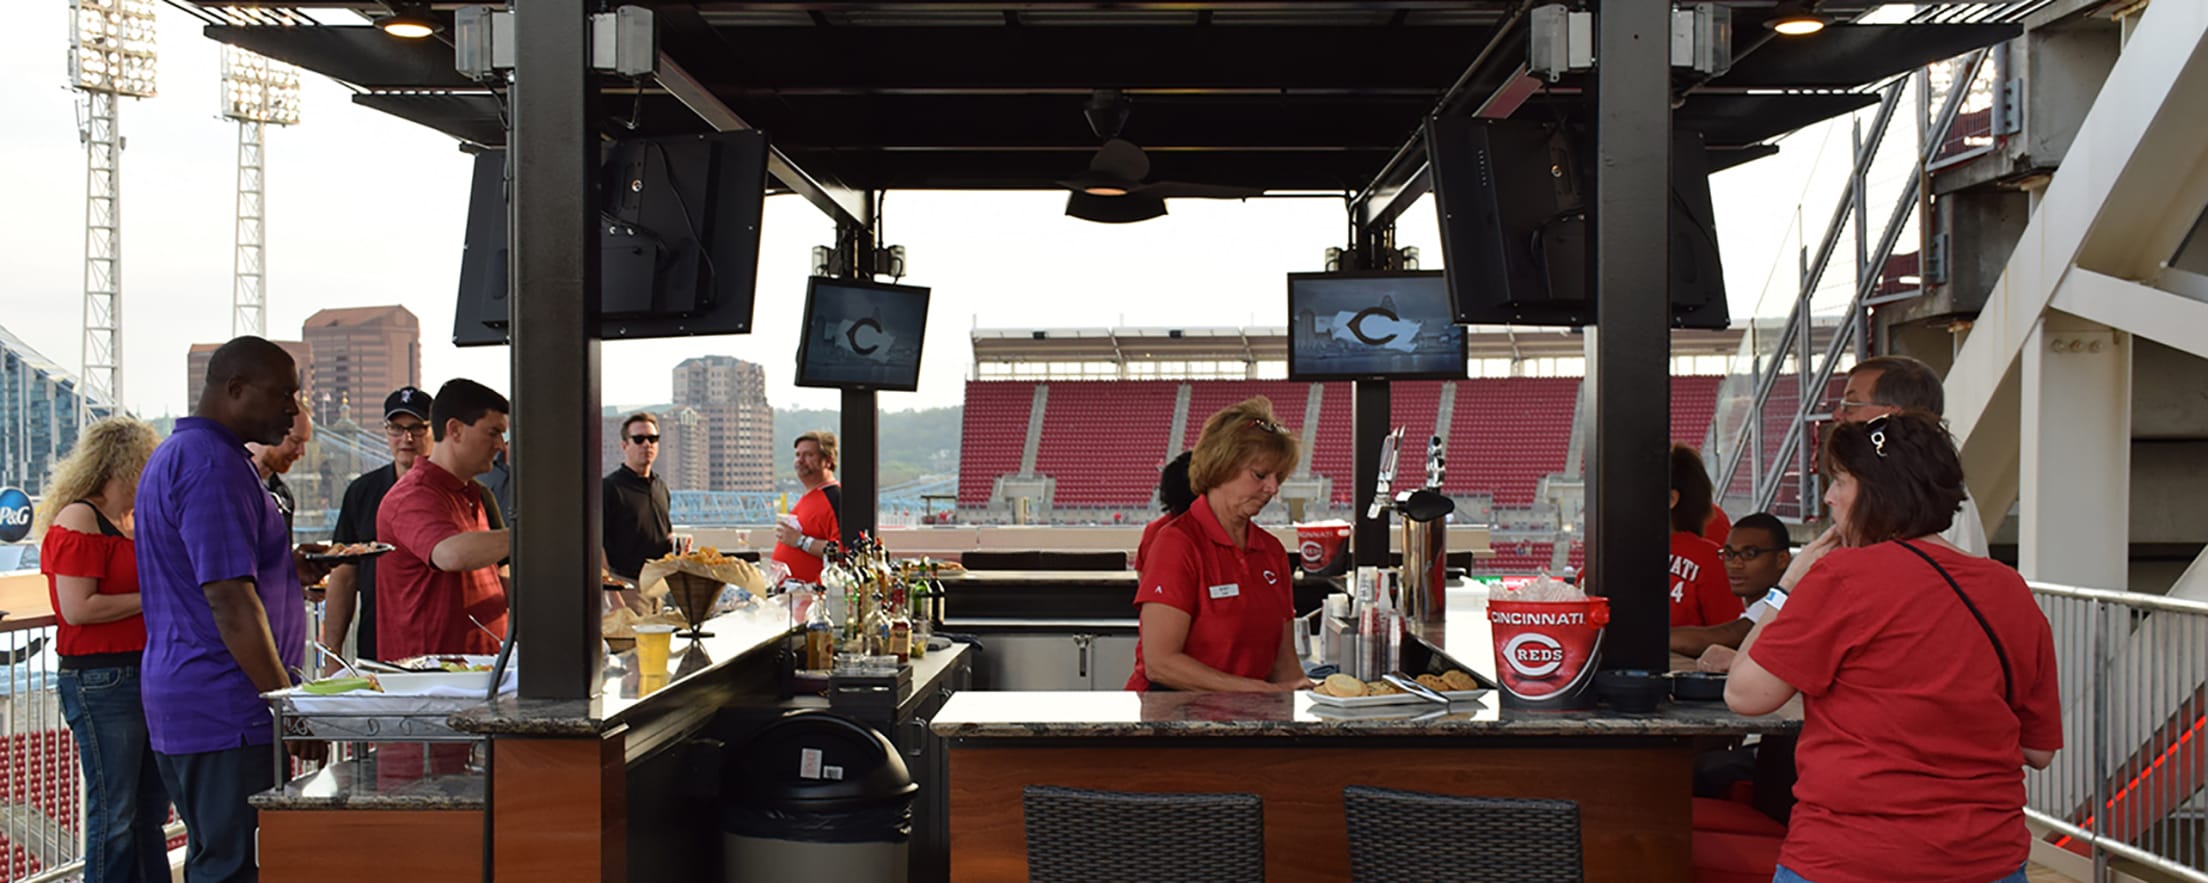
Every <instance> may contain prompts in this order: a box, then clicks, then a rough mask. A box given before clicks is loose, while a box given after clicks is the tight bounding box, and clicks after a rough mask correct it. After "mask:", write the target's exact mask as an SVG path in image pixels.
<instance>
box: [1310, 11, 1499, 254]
mask: <svg viewBox="0 0 2208 883" xmlns="http://www.w3.org/2000/svg"><path fill="white" fill-rule="evenodd" d="M1535 2H1537V0H1525V2H1522V3H1520V4H1518V7H1517V8H1516V9H1513V10H1512V11H1511V13H1510V16H1509V17H1508V18H1506V19H1504V20H1503V21H1502V23H1500V24H1498V25H1497V26H1496V27H1495V30H1494V31H1493V32H1492V33H1491V34H1490V35H1489V36H1488V40H1487V45H1485V46H1484V47H1482V48H1481V49H1480V51H1479V54H1478V55H1475V56H1473V58H1472V64H1471V65H1470V66H1468V67H1466V68H1465V69H1464V73H1463V75H1462V76H1459V77H1457V81H1456V82H1455V83H1454V84H1452V85H1451V86H1450V87H1449V90H1448V91H1447V92H1444V93H1442V96H1441V100H1440V101H1438V102H1436V103H1435V104H1434V109H1433V111H1432V112H1431V113H1430V114H1428V115H1429V116H1436V117H1438V116H1444V115H1454V114H1467V113H1469V114H1474V115H1478V116H1493V117H1507V116H1509V115H1510V114H1511V112H1512V111H1515V110H1517V109H1518V104H1519V103H1522V102H1524V101H1525V99H1526V98H1527V97H1529V96H1530V95H1531V93H1532V90H1531V88H1530V87H1529V85H1528V84H1529V83H1530V82H1533V80H1532V78H1531V77H1528V76H1527V74H1526V27H1525V17H1526V14H1527V13H1528V12H1529V11H1530V10H1531V9H1532V8H1533V6H1534V4H1535ZM1431 189H1433V176H1432V174H1431V170H1430V169H1429V168H1428V166H1427V164H1426V134H1425V132H1424V130H1423V129H1421V130H1419V131H1414V132H1412V133H1411V136H1410V140H1409V142H1408V143H1405V144H1404V145H1403V146H1402V147H1401V148H1400V149H1398V150H1397V151H1396V153H1395V156H1394V157H1393V158H1391V159H1389V160H1388V163H1387V165H1384V166H1382V167H1381V168H1380V173H1379V174H1378V175H1375V176H1374V177H1373V178H1372V181H1371V183H1369V184H1367V185H1365V187H1364V189H1362V190H1360V191H1358V193H1357V196H1356V197H1355V198H1354V199H1352V200H1351V201H1350V205H1349V220H1350V224H1351V226H1353V227H1355V228H1356V229H1358V230H1361V231H1365V232H1368V233H1369V232H1377V231H1379V230H1380V229H1382V228H1385V227H1387V226H1388V225H1389V224H1392V223H1394V222H1395V219H1396V218H1397V217H1398V216H1400V215H1402V214H1403V212H1404V211H1405V210H1406V209H1409V208H1410V207H1411V204H1412V203H1414V202H1417V201H1418V198H1419V197H1421V196H1424V195H1426V192H1427V191H1429V190H1431Z"/></svg>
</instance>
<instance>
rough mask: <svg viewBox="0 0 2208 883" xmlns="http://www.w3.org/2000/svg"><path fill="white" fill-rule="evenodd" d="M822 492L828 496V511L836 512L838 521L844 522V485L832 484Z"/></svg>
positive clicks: (821, 490) (839, 522) (822, 489)
mask: <svg viewBox="0 0 2208 883" xmlns="http://www.w3.org/2000/svg"><path fill="white" fill-rule="evenodd" d="M820 492H821V493H822V494H823V495H825V496H827V497H828V511H830V512H834V513H836V523H837V524H839V525H840V524H842V523H843V485H840V484H831V485H829V486H827V487H824V488H821V489H820Z"/></svg>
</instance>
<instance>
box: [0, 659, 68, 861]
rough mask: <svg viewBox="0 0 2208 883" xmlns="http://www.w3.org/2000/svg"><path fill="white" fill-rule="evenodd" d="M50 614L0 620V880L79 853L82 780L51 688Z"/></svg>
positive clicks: (57, 696)
mask: <svg viewBox="0 0 2208 883" xmlns="http://www.w3.org/2000/svg"><path fill="white" fill-rule="evenodd" d="M53 623H54V618H53V616H51V615H46V616H35V617H29V618H25V619H10V620H4V621H0V740H4V742H0V880H24V879H30V878H35V877H42V876H44V875H45V874H46V873H47V872H48V871H52V870H58V869H63V868H68V867H72V866H75V865H77V864H78V863H79V862H80V861H81V859H82V857H83V854H84V853H83V849H84V844H83V837H82V836H81V832H82V831H83V829H84V822H83V819H84V798H83V794H84V784H83V774H82V768H81V767H79V766H78V765H77V743H76V740H75V738H74V737H72V736H71V735H70V733H69V729H68V727H67V725H66V724H64V723H63V721H62V717H61V700H60V694H59V693H58V692H57V690H56V686H55V685H56V682H57V672H56V669H55V666H56V664H57V663H58V662H59V661H60V658H59V657H58V656H57V655H55V652H54V624H53Z"/></svg>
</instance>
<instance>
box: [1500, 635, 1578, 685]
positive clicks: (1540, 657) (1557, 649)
mask: <svg viewBox="0 0 2208 883" xmlns="http://www.w3.org/2000/svg"><path fill="white" fill-rule="evenodd" d="M1503 659H1504V660H1506V661H1508V662H1509V663H1510V667H1511V669H1512V670H1514V671H1516V672H1518V674H1519V675H1521V676H1524V677H1528V678H1541V677H1547V676H1549V675H1551V674H1554V673H1555V672H1556V670H1557V669H1559V668H1562V667H1563V665H1564V645H1563V644H1560V643H1558V642H1557V640H1556V639H1555V638H1552V637H1549V636H1548V635H1544V634H1542V633H1540V632H1520V633H1519V634H1518V636H1517V637H1515V638H1512V639H1510V643H1507V644H1504V645H1503Z"/></svg>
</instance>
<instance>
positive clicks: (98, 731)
mask: <svg viewBox="0 0 2208 883" xmlns="http://www.w3.org/2000/svg"><path fill="white" fill-rule="evenodd" d="M159 443H160V439H159V438H157V437H156V436H155V435H154V433H153V427H151V426H148V425H146V424H145V423H143V422H140V421H138V420H134V419H131V418H129V417H111V418H108V419H106V420H102V421H100V422H98V423H94V424H92V425H91V426H88V427H85V430H84V434H83V435H82V436H80V437H79V438H78V440H77V446H76V448H75V450H72V451H70V452H69V456H68V458H67V459H64V460H62V461H61V462H60V463H59V464H57V465H55V467H54V477H53V481H51V482H49V483H48V485H47V493H46V496H47V499H50V500H59V501H64V502H62V503H61V505H60V506H58V507H48V508H47V509H46V510H44V511H42V512H40V513H39V514H38V522H37V525H36V527H37V528H38V529H40V530H42V531H44V534H45V535H44V536H43V537H41V539H40V543H39V550H38V560H39V570H41V571H43V572H45V574H46V588H47V592H48V593H49V595H50V597H51V599H52V601H53V603H54V613H55V618H56V620H57V624H56V625H55V628H54V633H55V634H54V638H55V641H54V643H55V649H56V652H58V653H59V654H60V656H61V665H60V669H61V673H60V677H59V682H60V683H59V686H60V693H61V714H62V719H63V720H66V721H67V722H68V724H69V731H70V732H71V733H73V734H75V736H76V739H77V757H78V759H79V760H80V761H82V762H83V765H84V783H85V790H84V844H85V845H84V879H85V880H86V881H87V883H95V881H109V880H134V881H152V880H167V879H169V854H168V848H167V846H168V844H167V838H166V837H164V836H162V833H161V824H162V821H163V820H164V818H165V817H166V816H167V815H168V805H169V795H168V791H167V790H166V789H164V788H163V787H162V785H161V773H160V770H159V769H157V768H156V767H155V766H154V762H153V748H152V746H151V745H149V744H148V743H147V741H146V712H145V708H144V707H143V706H141V705H140V704H139V699H138V662H139V657H140V655H141V654H142V653H143V652H144V651H145V649H146V621H145V617H144V616H142V615H140V613H139V609H138V560H137V557H136V554H137V553H136V551H135V550H134V549H133V548H132V547H131V540H130V512H131V508H132V506H133V504H134V503H135V501H136V499H137V493H138V473H139V472H140V471H141V470H143V469H144V468H145V465H146V460H147V458H149V457H152V456H153V449H154V446H155V445H157V444H159Z"/></svg>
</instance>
